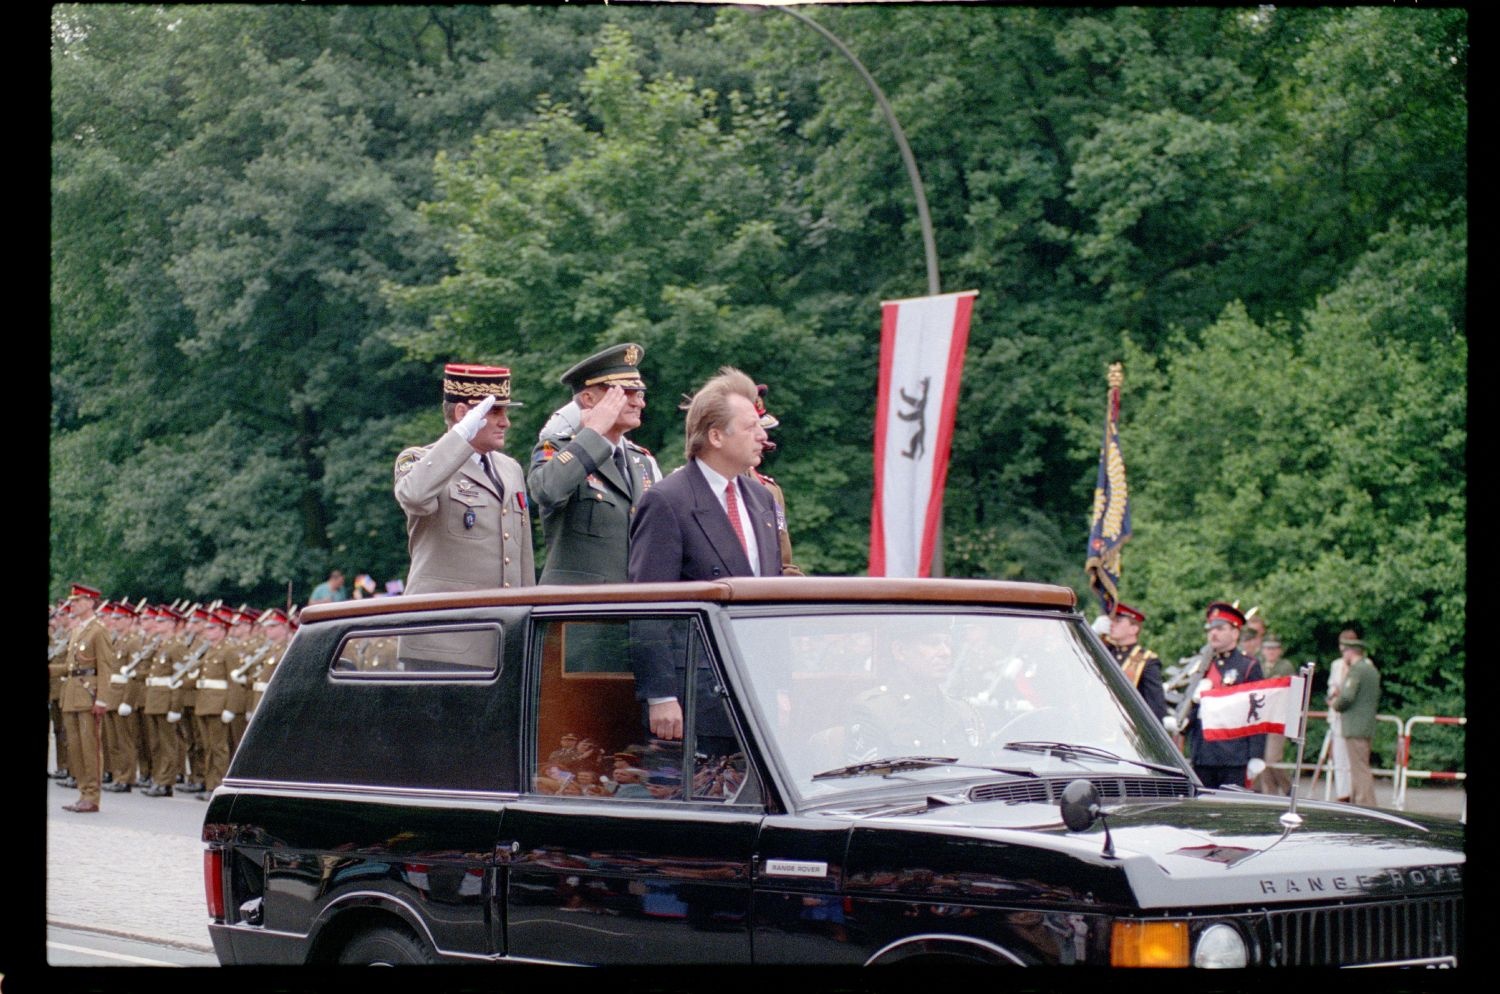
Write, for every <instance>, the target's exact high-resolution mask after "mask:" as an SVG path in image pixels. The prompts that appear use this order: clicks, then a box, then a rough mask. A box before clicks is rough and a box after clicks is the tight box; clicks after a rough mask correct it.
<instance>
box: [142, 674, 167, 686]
mask: <svg viewBox="0 0 1500 994" xmlns="http://www.w3.org/2000/svg"><path fill="white" fill-rule="evenodd" d="M146 686H148V687H170V686H172V678H171V677H169V676H148V677H146Z"/></svg>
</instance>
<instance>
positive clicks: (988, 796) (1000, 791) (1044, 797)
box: [969, 777, 1192, 804]
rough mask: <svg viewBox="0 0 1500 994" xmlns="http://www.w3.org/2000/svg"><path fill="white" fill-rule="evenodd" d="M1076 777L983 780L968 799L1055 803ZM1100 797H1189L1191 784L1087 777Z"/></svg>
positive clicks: (1164, 779)
mask: <svg viewBox="0 0 1500 994" xmlns="http://www.w3.org/2000/svg"><path fill="white" fill-rule="evenodd" d="M1077 779H1078V777H1069V778H1068V779H1066V780H1063V779H1051V780H1013V781H1008V782H1006V783H990V784H984V785H982V786H979V787H975V788H974V789H972V790H970V791H969V800H971V801H1003V802H1005V803H1006V804H1056V803H1058V802H1059V801H1061V800H1062V795H1063V791H1064V790H1066V789H1067V786H1068V784H1070V783H1072V782H1073V781H1074V780H1077ZM1087 779H1088V780H1089V781H1090V782H1092V783H1093V785H1094V787H1095V788H1097V789H1098V791H1099V799H1100V800H1101V801H1124V800H1136V799H1147V800H1150V799H1156V798H1163V797H1189V796H1191V795H1192V784H1190V783H1189V782H1188V781H1186V780H1181V779H1177V778H1173V777H1089V778H1087Z"/></svg>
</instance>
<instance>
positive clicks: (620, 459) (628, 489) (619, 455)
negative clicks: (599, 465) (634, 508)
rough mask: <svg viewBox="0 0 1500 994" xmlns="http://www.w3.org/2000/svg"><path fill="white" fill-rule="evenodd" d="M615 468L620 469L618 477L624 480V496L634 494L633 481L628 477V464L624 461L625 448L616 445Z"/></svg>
mask: <svg viewBox="0 0 1500 994" xmlns="http://www.w3.org/2000/svg"><path fill="white" fill-rule="evenodd" d="M615 469H618V470H619V471H620V479H621V480H623V481H625V496H627V497H634V496H635V481H634V480H632V479H631V478H630V466H629V464H628V463H627V462H626V461H625V448H624V446H618V447H616V449H615Z"/></svg>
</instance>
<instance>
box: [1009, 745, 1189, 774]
mask: <svg viewBox="0 0 1500 994" xmlns="http://www.w3.org/2000/svg"><path fill="white" fill-rule="evenodd" d="M1002 748H1005V749H1010V750H1013V751H1015V752H1039V753H1041V754H1043V755H1046V756H1055V757H1057V758H1058V759H1061V760H1063V761H1064V762H1071V761H1072V760H1073V757H1074V756H1088V757H1089V758H1091V759H1106V760H1109V761H1111V762H1115V763H1133V764H1135V765H1136V766H1144V767H1145V768H1146V769H1148V770H1159V771H1160V772H1162V773H1170V774H1172V775H1173V776H1179V777H1182V778H1183V779H1184V780H1186V779H1187V778H1188V775H1187V774H1186V773H1184V772H1183V771H1182V770H1180V769H1178V768H1177V767H1175V766H1167V765H1166V764H1164V763H1148V762H1146V761H1145V760H1144V759H1127V758H1126V757H1124V756H1117V755H1115V754H1114V753H1112V752H1110V751H1109V750H1108V749H1100V748H1099V747H1098V746H1090V745H1078V744H1077V743H1074V742H1007V743H1005V745H1004V746H1003V747H1002Z"/></svg>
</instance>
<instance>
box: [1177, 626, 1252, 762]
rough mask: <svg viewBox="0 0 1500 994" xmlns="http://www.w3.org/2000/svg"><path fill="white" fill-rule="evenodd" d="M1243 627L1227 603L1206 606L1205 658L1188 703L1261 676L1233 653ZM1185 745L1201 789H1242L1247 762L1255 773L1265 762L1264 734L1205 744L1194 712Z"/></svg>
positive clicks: (1238, 653)
mask: <svg viewBox="0 0 1500 994" xmlns="http://www.w3.org/2000/svg"><path fill="white" fill-rule="evenodd" d="M1244 625H1245V615H1244V612H1242V611H1241V610H1240V609H1239V608H1237V607H1235V606H1234V605H1233V604H1226V603H1224V602H1223V601H1215V602H1214V603H1212V604H1210V605H1209V606H1208V611H1207V613H1206V614H1205V616H1204V622H1203V628H1204V631H1206V632H1207V634H1208V647H1209V652H1210V653H1211V655H1210V657H1209V661H1208V668H1207V669H1206V670H1205V672H1204V675H1203V678H1202V679H1200V680H1199V681H1198V686H1197V687H1196V688H1190V692H1191V693H1192V694H1193V699H1194V700H1197V699H1198V698H1199V697H1201V695H1202V694H1203V692H1204V691H1206V690H1211V689H1214V688H1218V687H1232V686H1235V685H1237V684H1244V683H1249V682H1251V681H1253V680H1259V679H1260V678H1261V673H1260V664H1259V663H1257V662H1256V661H1255V660H1253V659H1251V658H1250V657H1249V656H1247V655H1245V654H1244V653H1243V652H1241V651H1240V650H1239V641H1240V629H1241V628H1243V627H1244ZM1187 742H1188V753H1189V756H1190V758H1191V760H1192V764H1193V772H1194V773H1197V774H1198V779H1200V780H1202V781H1203V785H1204V786H1205V787H1244V786H1245V775H1246V770H1247V768H1248V767H1249V766H1250V764H1251V760H1254V761H1255V766H1256V767H1257V769H1256V770H1255V771H1254V772H1255V773H1259V767H1261V766H1263V764H1264V763H1265V760H1264V758H1263V757H1264V756H1265V751H1266V737H1265V736H1264V735H1248V736H1245V737H1244V738H1238V739H1219V740H1216V741H1210V740H1207V739H1205V738H1204V737H1203V722H1202V721H1201V720H1200V718H1199V714H1198V711H1197V710H1196V709H1194V712H1193V716H1192V718H1191V719H1190V720H1189V721H1188V725H1187Z"/></svg>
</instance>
